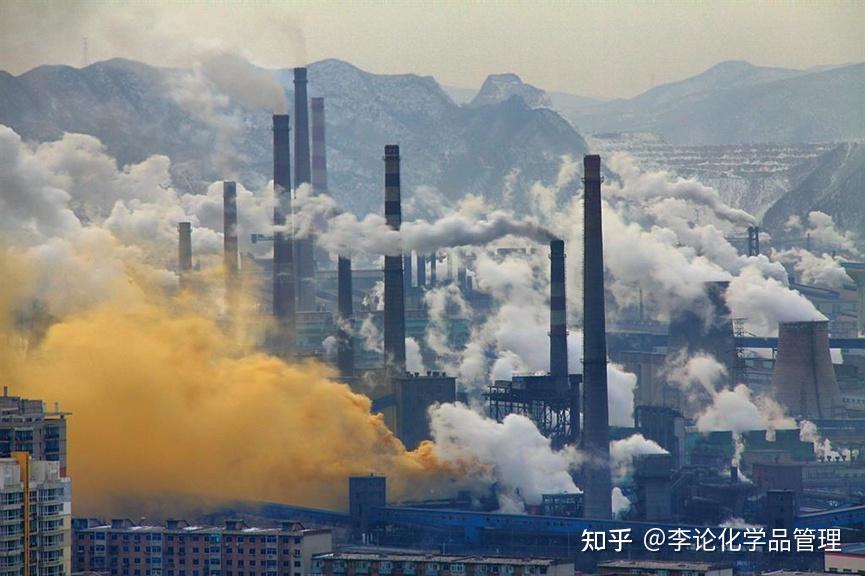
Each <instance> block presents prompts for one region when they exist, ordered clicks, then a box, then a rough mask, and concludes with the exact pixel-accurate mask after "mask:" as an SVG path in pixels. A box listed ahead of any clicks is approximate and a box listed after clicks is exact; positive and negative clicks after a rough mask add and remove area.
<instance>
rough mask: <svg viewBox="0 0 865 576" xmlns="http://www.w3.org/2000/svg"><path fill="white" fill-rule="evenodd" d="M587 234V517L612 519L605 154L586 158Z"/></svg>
mask: <svg viewBox="0 0 865 576" xmlns="http://www.w3.org/2000/svg"><path fill="white" fill-rule="evenodd" d="M583 169H584V172H583V173H584V174H585V178H584V179H583V182H584V183H585V197H584V202H585V208H584V215H583V218H584V226H583V231H584V232H583V233H584V234H585V236H584V239H583V243H584V257H583V331H584V334H583V398H584V400H583V436H582V440H583V449H584V450H585V451H586V452H588V454H589V457H590V460H589V463H588V465H587V466H586V467H585V480H584V483H585V516H586V518H598V519H609V518H611V517H612V503H611V491H612V482H611V479H610V422H609V413H608V410H609V407H608V401H607V338H606V320H605V310H604V243H603V229H602V226H601V157H600V156H597V155H589V156H586V157H585V158H584V159H583Z"/></svg>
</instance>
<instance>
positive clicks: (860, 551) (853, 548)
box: [827, 542, 865, 556]
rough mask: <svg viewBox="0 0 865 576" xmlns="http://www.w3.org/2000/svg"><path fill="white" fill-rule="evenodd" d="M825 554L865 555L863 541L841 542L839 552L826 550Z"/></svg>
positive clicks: (864, 543)
mask: <svg viewBox="0 0 865 576" xmlns="http://www.w3.org/2000/svg"><path fill="white" fill-rule="evenodd" d="M827 554H844V555H845V556H865V542H854V543H852V544H841V551H840V552H827Z"/></svg>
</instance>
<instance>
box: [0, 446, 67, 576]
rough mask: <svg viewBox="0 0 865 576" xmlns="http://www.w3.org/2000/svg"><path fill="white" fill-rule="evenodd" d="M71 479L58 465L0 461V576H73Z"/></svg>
mask: <svg viewBox="0 0 865 576" xmlns="http://www.w3.org/2000/svg"><path fill="white" fill-rule="evenodd" d="M70 494H71V490H70V486H69V479H68V478H64V477H63V476H61V475H60V463H59V462H46V461H44V460H33V459H32V458H31V457H30V455H29V454H27V453H25V452H13V453H12V457H11V458H0V576H69V575H70V574H71V573H72V562H71V548H70V544H71V517H72V505H71V501H70Z"/></svg>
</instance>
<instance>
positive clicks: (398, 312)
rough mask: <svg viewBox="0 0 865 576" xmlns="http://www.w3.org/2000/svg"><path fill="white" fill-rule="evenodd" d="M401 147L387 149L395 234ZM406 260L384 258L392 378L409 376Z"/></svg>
mask: <svg viewBox="0 0 865 576" xmlns="http://www.w3.org/2000/svg"><path fill="white" fill-rule="evenodd" d="M399 162H400V156H399V146H398V145H394V144H390V145H387V146H385V147H384V215H385V220H386V221H387V225H388V226H389V227H390V228H391V229H392V230H399V229H400V226H401V225H402V207H401V205H400V203H401V199H400V168H399ZM402 266H403V261H402V256H400V255H394V256H385V257H384V354H385V367H386V368H387V373H388V375H389V376H390V377H391V378H393V377H398V378H399V377H402V376H403V375H404V374H405V294H404V292H403V288H404V285H403V267H402Z"/></svg>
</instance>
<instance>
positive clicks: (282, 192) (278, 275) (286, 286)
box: [273, 114, 295, 354]
mask: <svg viewBox="0 0 865 576" xmlns="http://www.w3.org/2000/svg"><path fill="white" fill-rule="evenodd" d="M289 137H290V136H289V119H288V114H274V116H273V193H274V197H275V200H276V202H275V203H274V206H273V225H274V227H276V230H275V232H274V234H273V315H274V316H275V317H276V325H277V333H278V339H279V348H280V352H283V351H284V352H285V353H286V354H290V353H291V351H292V349H293V348H294V346H293V338H294V325H295V301H294V256H293V250H292V245H293V242H292V233H291V230H290V227H289V229H288V230H286V225H287V224H288V223H289V219H290V217H291V151H290V150H291V148H290V146H291V141H290V140H289Z"/></svg>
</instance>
